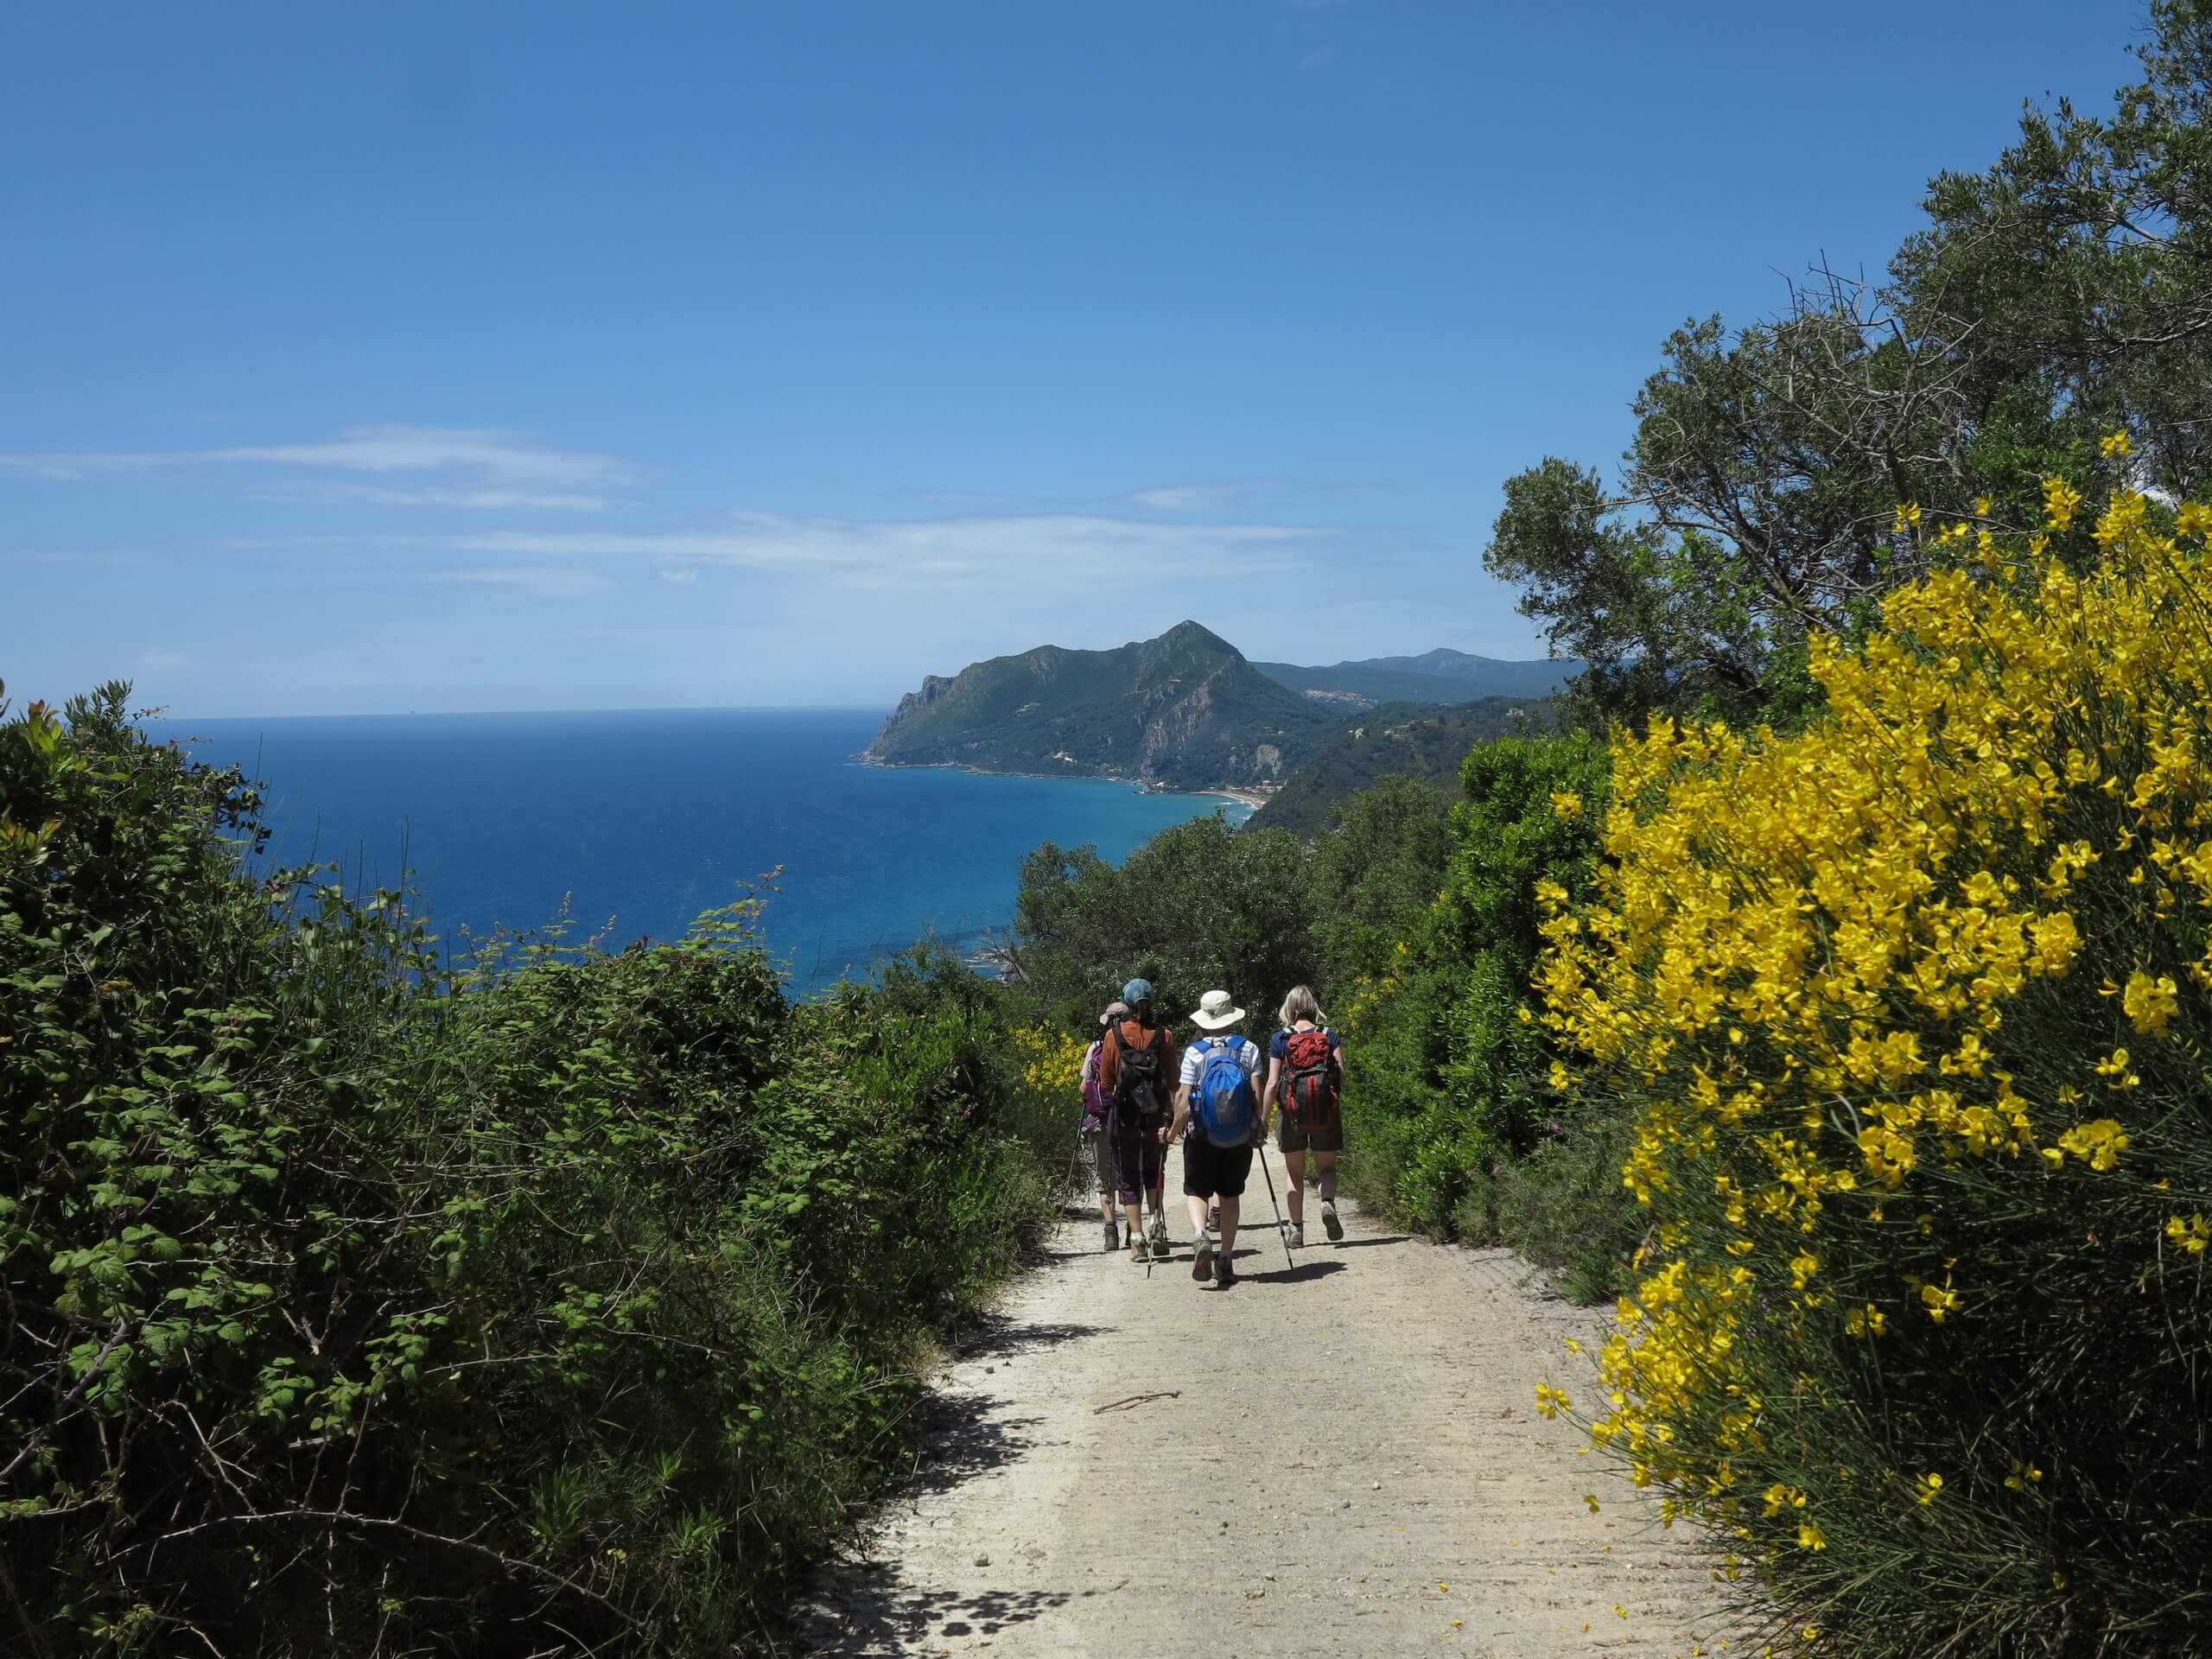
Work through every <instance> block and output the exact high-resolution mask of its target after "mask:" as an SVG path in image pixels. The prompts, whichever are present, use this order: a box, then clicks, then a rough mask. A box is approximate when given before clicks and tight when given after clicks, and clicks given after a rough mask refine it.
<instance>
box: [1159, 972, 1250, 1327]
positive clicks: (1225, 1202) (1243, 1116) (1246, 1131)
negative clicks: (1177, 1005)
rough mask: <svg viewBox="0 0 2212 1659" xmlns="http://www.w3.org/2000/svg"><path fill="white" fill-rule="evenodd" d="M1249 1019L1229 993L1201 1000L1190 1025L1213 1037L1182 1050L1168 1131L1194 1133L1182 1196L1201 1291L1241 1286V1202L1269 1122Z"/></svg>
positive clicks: (1171, 1134)
mask: <svg viewBox="0 0 2212 1659" xmlns="http://www.w3.org/2000/svg"><path fill="white" fill-rule="evenodd" d="M1243 1018H1244V1010H1243V1009H1242V1008H1240V1007H1236V1006H1235V1005H1234V1003H1233V1001H1232V1000H1231V999H1230V995H1229V993H1228V992H1227V991H1208V992H1207V993H1206V994H1205V995H1204V996H1202V997H1200V998H1199V999H1198V1012H1197V1013H1196V1014H1192V1016H1191V1020H1192V1023H1193V1024H1195V1025H1196V1026H1198V1028H1199V1029H1200V1030H1202V1031H1204V1032H1205V1033H1206V1034H1205V1036H1204V1037H1200V1038H1197V1039H1193V1040H1192V1044H1191V1046H1189V1047H1188V1048H1186V1049H1185V1050H1184V1051H1183V1065H1182V1069H1181V1071H1179V1073H1178V1084H1177V1087H1176V1090H1175V1121H1174V1122H1173V1124H1171V1125H1170V1126H1169V1127H1168V1130H1167V1136H1168V1139H1169V1140H1171V1141H1172V1140H1173V1139H1174V1138H1175V1136H1176V1135H1179V1134H1181V1133H1182V1131H1183V1128H1184V1126H1185V1124H1187V1125H1189V1126H1190V1130H1191V1133H1190V1137H1189V1138H1188V1139H1187V1140H1185V1141H1184V1142H1183V1196H1184V1198H1185V1201H1186V1202H1187V1203H1188V1205H1189V1206H1190V1211H1191V1230H1192V1232H1193V1233H1194V1234H1196V1235H1197V1243H1198V1259H1197V1260H1196V1261H1194V1262H1192V1264H1191V1277H1192V1278H1193V1279H1195V1280H1197V1281H1198V1282H1199V1283H1200V1284H1204V1283H1205V1282H1206V1281H1208V1280H1209V1279H1211V1280H1212V1281H1214V1282H1215V1283H1216V1284H1217V1285H1218V1286H1220V1287H1222V1288H1223V1289H1224V1290H1225V1289H1227V1288H1228V1287H1230V1285H1232V1284H1234V1283H1235V1282H1236V1267H1235V1265H1234V1263H1235V1260H1236V1212H1237V1208H1238V1202H1237V1201H1238V1200H1239V1199H1240V1198H1243V1196H1244V1181H1245V1179H1246V1177H1248V1176H1249V1175H1250V1174H1251V1173H1252V1154H1253V1150H1254V1148H1255V1147H1257V1146H1258V1144H1259V1137H1260V1135H1261V1132H1262V1128H1264V1126H1265V1122H1266V1119H1265V1116H1264V1114H1263V1113H1262V1111H1261V1109H1260V1101H1259V1096H1258V1094H1257V1093H1256V1092H1255V1089H1254V1080H1255V1078H1256V1077H1258V1076H1259V1074H1260V1046H1259V1045H1258V1044H1257V1043H1255V1042H1253V1041H1252V1040H1250V1039H1249V1038H1246V1037H1243V1036H1241V1035H1240V1034H1238V1033H1237V1031H1236V1026H1237V1024H1238V1023H1239V1022H1240V1021H1242V1020H1243ZM1209 1199H1211V1200H1212V1201H1213V1203H1215V1204H1217V1205H1219V1206H1220V1210H1221V1220H1220V1234H1221V1242H1220V1243H1219V1245H1218V1246H1217V1245H1216V1244H1215V1243H1214V1241H1213V1239H1212V1238H1211V1237H1210V1236H1208V1235H1207V1231H1206V1209H1207V1201H1208V1200H1209Z"/></svg>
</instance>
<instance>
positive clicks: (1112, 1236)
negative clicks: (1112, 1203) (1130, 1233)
mask: <svg viewBox="0 0 2212 1659" xmlns="http://www.w3.org/2000/svg"><path fill="white" fill-rule="evenodd" d="M1106 1248H1107V1249H1108V1250H1109V1251H1113V1250H1118V1249H1121V1248H1122V1226H1121V1224H1120V1223H1119V1222H1114V1221H1109V1222H1108V1223H1107V1224H1106Z"/></svg>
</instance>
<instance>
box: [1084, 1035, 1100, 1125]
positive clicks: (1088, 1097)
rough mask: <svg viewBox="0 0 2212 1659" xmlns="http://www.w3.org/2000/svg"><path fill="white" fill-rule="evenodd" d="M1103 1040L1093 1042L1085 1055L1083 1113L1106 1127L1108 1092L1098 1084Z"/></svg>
mask: <svg viewBox="0 0 2212 1659" xmlns="http://www.w3.org/2000/svg"><path fill="white" fill-rule="evenodd" d="M1104 1047H1105V1044H1104V1042H1103V1041H1100V1042H1096V1043H1093V1044H1092V1045H1091V1046H1090V1052H1089V1053H1088V1054H1086V1055H1084V1057H1083V1115H1084V1117H1085V1118H1086V1119H1088V1120H1089V1121H1090V1122H1093V1123H1096V1125H1097V1126H1098V1127H1099V1128H1102V1129H1103V1128H1105V1127H1106V1094H1105V1091H1104V1090H1102V1089H1101V1088H1099V1086H1098V1056H1099V1052H1100V1051H1101V1050H1102V1049H1103V1048H1104Z"/></svg>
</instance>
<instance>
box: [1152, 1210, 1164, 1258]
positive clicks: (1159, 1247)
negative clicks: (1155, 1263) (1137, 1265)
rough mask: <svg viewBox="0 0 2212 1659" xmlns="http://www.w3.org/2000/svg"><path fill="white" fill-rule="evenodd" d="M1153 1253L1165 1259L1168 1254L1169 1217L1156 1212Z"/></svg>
mask: <svg viewBox="0 0 2212 1659" xmlns="http://www.w3.org/2000/svg"><path fill="white" fill-rule="evenodd" d="M1150 1231H1151V1234H1152V1253H1153V1255H1155V1256H1160V1257H1165V1256H1166V1254H1167V1217H1166V1216H1164V1215H1162V1214H1161V1213H1160V1211H1157V1210H1155V1211H1153V1212H1152V1226H1151V1229H1150Z"/></svg>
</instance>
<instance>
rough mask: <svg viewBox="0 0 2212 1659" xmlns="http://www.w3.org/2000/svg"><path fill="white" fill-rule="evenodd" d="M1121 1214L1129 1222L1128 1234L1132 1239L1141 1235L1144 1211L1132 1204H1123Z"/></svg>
mask: <svg viewBox="0 0 2212 1659" xmlns="http://www.w3.org/2000/svg"><path fill="white" fill-rule="evenodd" d="M1122 1216H1123V1217H1124V1218H1125V1219H1126V1220H1127V1221H1128V1224H1129V1236H1130V1237H1131V1238H1133V1239H1135V1238H1141V1237H1142V1236H1143V1224H1144V1211H1142V1210H1141V1209H1139V1208H1138V1207H1137V1206H1136V1205H1134V1204H1125V1205H1122Z"/></svg>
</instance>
